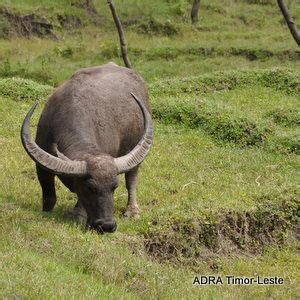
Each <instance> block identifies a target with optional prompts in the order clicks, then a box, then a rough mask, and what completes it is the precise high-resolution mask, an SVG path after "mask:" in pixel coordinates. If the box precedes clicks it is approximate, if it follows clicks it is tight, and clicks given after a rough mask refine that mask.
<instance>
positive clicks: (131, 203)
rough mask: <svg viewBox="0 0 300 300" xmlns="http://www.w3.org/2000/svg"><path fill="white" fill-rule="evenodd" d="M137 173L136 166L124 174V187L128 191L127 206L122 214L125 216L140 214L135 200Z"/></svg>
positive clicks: (137, 215)
mask: <svg viewBox="0 0 300 300" xmlns="http://www.w3.org/2000/svg"><path fill="white" fill-rule="evenodd" d="M137 175H138V167H137V168H134V169H132V170H130V171H129V172H127V173H126V174H125V180H126V189H127V192H128V202H127V208H126V212H125V214H124V215H125V217H139V215H140V209H139V206H138V204H137V200H136V186H137V177H138V176H137Z"/></svg>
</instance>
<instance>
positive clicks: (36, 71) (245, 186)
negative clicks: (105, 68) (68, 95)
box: [0, 0, 300, 299]
mask: <svg viewBox="0 0 300 300" xmlns="http://www.w3.org/2000/svg"><path fill="white" fill-rule="evenodd" d="M94 2H95V9H96V10H93V9H94V8H87V7H82V6H80V5H78V4H80V1H79V0H76V1H69V0H64V1H50V0H43V1H39V4H37V3H36V1H31V0H23V1H20V0H9V1H8V0H1V1H0V17H1V16H4V17H3V21H2V20H1V19H0V37H1V36H2V37H3V38H2V39H1V38H0V62H1V63H0V148H1V154H2V155H1V158H0V170H1V174H0V249H1V251H0V297H1V298H25V299H26V298H29V299H40V298H46V299H52V298H54V299H56V298H112V299H115V298H116V299H119V298H121V299H135V298H137V299H138V298H145V299H151V298H154V299H157V298H158V299H170V298H172V299H173V298H174V299H188V298H192V299H232V298H233V297H235V298H241V299H253V298H255V299H260V298H261V299H266V298H269V299H296V298H298V297H299V296H300V290H299V288H298V287H299V280H300V278H299V267H300V260H299V253H298V252H297V250H298V248H299V243H298V242H297V239H296V227H297V224H298V216H299V198H298V192H299V190H298V184H299V119H300V111H299V100H300V91H299V89H300V73H299V67H300V63H299V61H300V59H299V58H300V51H299V48H298V47H297V46H296V43H295V42H294V40H293V39H292V37H291V36H290V34H289V32H288V29H287V27H286V25H285V24H284V22H283V21H282V17H281V15H280V13H279V10H278V7H277V6H276V5H275V2H274V3H273V2H272V1H267V0H265V1H250V0H249V1H247V0H239V1H233V0H232V1H222V0H219V1H217V0H213V1H202V4H201V5H202V7H201V11H200V20H199V24H198V25H196V26H194V27H192V26H191V25H190V24H189V11H188V10H189V7H190V5H189V4H188V3H187V2H188V1H185V0H170V1H158V0H155V1H151V4H150V2H149V1H146V0H143V1H135V0H129V1H121V0H115V3H116V6H117V8H118V10H119V11H120V15H121V17H122V20H123V21H124V23H125V25H126V34H127V39H128V43H129V55H130V58H131V60H132V62H133V64H134V67H135V69H136V70H137V71H138V72H140V73H141V74H142V75H143V77H144V78H145V79H146V80H147V82H148V86H149V91H150V96H151V103H152V109H153V117H154V121H155V143H154V147H153V149H152V151H151V154H150V155H149V157H148V158H147V159H146V161H145V162H144V163H143V165H142V168H141V173H140V178H139V188H138V199H139V204H140V208H141V210H142V215H141V218H140V219H137V220H132V219H126V218H124V217H123V213H124V210H125V205H126V201H127V196H126V190H125V186H124V182H123V181H124V180H123V178H122V184H121V185H120V187H119V188H118V189H117V191H116V194H115V215H116V218H117V223H118V230H117V232H116V233H114V234H105V235H97V234H96V233H94V232H90V231H86V230H85V229H84V227H83V226H81V225H79V224H75V223H74V222H73V221H71V220H69V219H67V218H66V217H65V212H66V211H67V210H68V209H70V208H71V207H72V206H73V205H74V203H75V201H76V198H75V196H74V195H73V194H71V193H70V192H69V191H67V189H66V188H65V187H64V186H63V185H62V184H61V183H60V182H59V181H57V193H58V199H59V201H58V204H57V206H56V207H55V210H54V211H53V213H51V214H50V213H43V212H41V191H40V187H39V184H38V181H37V178H36V175H35V167H34V164H33V162H32V161H31V160H30V159H29V158H28V156H27V154H26V153H25V151H24V150H23V148H22V146H21V142H20V125H21V123H22V120H23V118H24V116H25V114H26V112H27V111H28V109H29V108H30V106H31V105H32V104H33V103H34V102H35V101H40V103H41V105H39V108H38V109H37V112H36V113H35V115H34V116H33V122H32V130H34V128H35V127H36V124H37V120H38V117H39V115H40V113H41V110H42V107H43V105H44V103H45V101H46V99H47V96H48V95H50V94H51V92H52V91H53V88H54V87H55V86H57V85H58V84H59V83H60V82H62V81H64V80H66V79H67V78H68V77H69V76H70V75H72V73H74V71H76V70H77V69H78V68H81V67H87V66H93V65H100V64H102V63H105V62H107V61H115V62H117V63H119V64H121V65H123V63H122V60H121V58H120V54H119V46H118V40H117V35H116V32H115V28H114V26H113V23H112V20H111V16H110V12H109V10H108V7H107V6H106V4H105V2H106V1H94ZM289 2H290V3H289V5H290V9H291V11H292V12H293V15H294V16H295V18H296V20H300V5H299V4H300V2H299V1H298V0H296V1H289ZM72 3H73V5H72ZM74 3H75V5H74ZM259 3H264V4H259ZM3 11H4V12H5V13H3ZM7 11H8V12H9V13H10V14H13V15H14V16H15V17H14V20H15V22H17V21H18V20H19V19H18V17H16V16H19V17H20V16H24V15H26V14H27V15H28V14H30V13H33V14H34V15H35V17H34V19H35V20H40V19H41V18H42V17H43V18H44V19H46V20H47V22H49V23H51V24H52V25H53V28H52V33H53V35H51V36H49V35H47V34H45V36H36V35H35V34H34V32H30V36H29V37H24V36H22V35H21V31H20V29H18V28H17V27H14V26H13V25H12V24H11V23H10V20H11V19H10V18H11V17H7V16H8V15H7ZM16 20H17V21H16ZM62 20H63V21H62ZM23 21H24V20H23ZM298 23H299V21H298ZM20 24H21V23H20ZM20 26H21V25H20ZM54 36H55V37H56V38H53V37H54ZM213 274H214V275H220V276H225V275H236V276H250V277H251V276H257V275H260V276H281V277H283V278H284V284H283V285H280V286H268V285H260V286H257V285H253V286H230V285H226V284H225V285H222V286H193V284H192V283H193V279H194V276H195V275H198V276H200V275H213Z"/></svg>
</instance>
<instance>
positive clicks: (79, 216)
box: [66, 200, 87, 225]
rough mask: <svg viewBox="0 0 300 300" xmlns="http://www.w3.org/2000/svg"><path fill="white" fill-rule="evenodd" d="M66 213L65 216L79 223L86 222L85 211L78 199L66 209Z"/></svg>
mask: <svg viewBox="0 0 300 300" xmlns="http://www.w3.org/2000/svg"><path fill="white" fill-rule="evenodd" d="M66 215H67V217H69V218H72V219H74V220H75V221H76V222H77V223H79V224H83V225H85V224H86V221H87V213H86V210H85V208H84V207H83V206H82V204H81V203H80V201H79V200H78V201H77V203H76V205H75V207H74V208H73V209H71V210H70V211H68V212H67V214H66Z"/></svg>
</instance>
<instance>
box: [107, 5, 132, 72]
mask: <svg viewBox="0 0 300 300" xmlns="http://www.w3.org/2000/svg"><path fill="white" fill-rule="evenodd" d="M107 4H108V5H109V8H110V10H111V13H112V16H113V18H114V21H115V24H116V27H117V30H118V33H119V38H120V44H121V52H122V57H123V60H124V63H125V66H126V67H127V68H130V69H132V65H131V62H130V60H129V58H128V52H127V43H126V38H125V33H124V30H123V26H122V24H121V21H120V19H119V17H118V15H117V11H116V8H115V6H114V3H113V2H112V0H107Z"/></svg>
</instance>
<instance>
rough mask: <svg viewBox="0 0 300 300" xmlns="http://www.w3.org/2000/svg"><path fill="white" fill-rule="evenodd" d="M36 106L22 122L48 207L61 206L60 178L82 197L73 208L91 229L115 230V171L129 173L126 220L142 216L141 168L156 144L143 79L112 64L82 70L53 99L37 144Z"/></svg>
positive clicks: (25, 142) (23, 136)
mask: <svg viewBox="0 0 300 300" xmlns="http://www.w3.org/2000/svg"><path fill="white" fill-rule="evenodd" d="M139 99H141V100H139ZM35 107H36V104H35V105H34V106H33V107H32V108H31V109H30V111H29V112H28V114H27V116H26V117H25V119H24V122H23V126H22V129H21V139H22V143H23V146H24V148H25V150H26V151H27V153H28V154H29V156H30V157H31V158H32V159H33V160H34V161H35V163H36V170H37V176H38V179H39V182H40V185H41V187H42V193H43V210H44V211H51V210H52V209H53V207H54V205H55V203H56V194H55V185H54V177H55V175H57V176H58V177H59V179H60V180H61V181H62V182H63V184H64V185H65V186H66V187H68V189H69V190H70V191H72V192H74V193H76V194H77V196H78V201H77V204H76V206H75V208H74V211H76V212H77V214H79V215H80V214H86V215H87V226H89V227H90V228H93V229H95V230H97V231H99V232H114V231H115V230H116V222H115V220H114V216H113V209H114V199H113V194H114V190H115V189H116V188H117V187H118V174H122V173H125V179H126V188H127V191H128V204H127V210H126V212H125V215H126V216H137V215H138V214H139V208H138V204H137V200H136V184H137V174H138V168H139V165H140V164H141V162H142V161H143V160H144V159H145V157H146V155H147V154H148V152H149V150H150V147H151V145H152V142H153V124H152V119H151V115H150V113H149V111H150V107H149V102H148V93H147V89H146V86H145V83H144V81H143V79H142V78H141V77H140V76H139V75H138V74H137V73H136V72H135V71H133V70H132V69H128V68H125V67H120V66H117V65H116V64H114V63H108V64H106V65H103V66H99V67H93V68H86V69H81V70H79V71H78V72H76V73H75V74H74V75H73V76H72V77H71V78H70V79H69V80H68V81H66V82H65V83H63V84H62V85H61V86H59V87H58V88H57V89H56V90H55V92H54V93H53V95H52V96H51V97H50V98H49V99H48V101H47V103H46V106H45V108H44V110H43V112H42V115H41V117H40V120H39V123H38V126H37V134H36V141H35V142H34V141H33V139H32V138H31V135H30V131H29V123H30V118H31V116H32V114H33V112H34V109H35Z"/></svg>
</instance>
